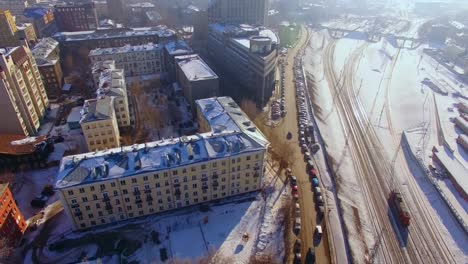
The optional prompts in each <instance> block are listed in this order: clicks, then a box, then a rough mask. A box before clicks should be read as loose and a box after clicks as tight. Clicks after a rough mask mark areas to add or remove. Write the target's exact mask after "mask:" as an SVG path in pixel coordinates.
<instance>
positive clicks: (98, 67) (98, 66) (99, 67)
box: [91, 60, 115, 75]
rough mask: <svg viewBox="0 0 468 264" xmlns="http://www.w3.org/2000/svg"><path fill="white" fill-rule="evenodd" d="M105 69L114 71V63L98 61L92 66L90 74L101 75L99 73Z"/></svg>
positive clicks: (111, 61) (112, 61)
mask: <svg viewBox="0 0 468 264" xmlns="http://www.w3.org/2000/svg"><path fill="white" fill-rule="evenodd" d="M107 69H111V70H112V69H115V61H114V60H105V61H98V62H96V63H94V64H93V66H92V67H91V73H92V74H93V75H94V74H98V75H101V72H103V71H105V70H107Z"/></svg>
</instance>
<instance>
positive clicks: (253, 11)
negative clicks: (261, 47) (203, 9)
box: [207, 0, 268, 25]
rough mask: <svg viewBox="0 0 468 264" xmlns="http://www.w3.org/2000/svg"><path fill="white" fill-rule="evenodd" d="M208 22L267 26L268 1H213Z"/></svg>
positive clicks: (209, 9) (209, 8)
mask: <svg viewBox="0 0 468 264" xmlns="http://www.w3.org/2000/svg"><path fill="white" fill-rule="evenodd" d="M207 11H208V22H209V23H210V24H212V23H235V24H249V25H265V24H266V19H267V12H268V0H237V1H231V0H213V1H211V3H210V5H209V6H208V10H207Z"/></svg>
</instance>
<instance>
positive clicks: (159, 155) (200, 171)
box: [56, 97, 268, 230]
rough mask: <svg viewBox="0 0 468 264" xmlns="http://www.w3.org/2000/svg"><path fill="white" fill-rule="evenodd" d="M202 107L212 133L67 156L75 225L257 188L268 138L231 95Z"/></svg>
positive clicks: (64, 192)
mask: <svg viewBox="0 0 468 264" xmlns="http://www.w3.org/2000/svg"><path fill="white" fill-rule="evenodd" d="M197 108H198V110H199V115H198V117H199V119H200V120H199V121H200V123H202V124H204V125H203V126H204V128H206V129H207V130H208V129H209V132H206V133H201V134H196V135H193V136H183V137H180V138H176V139H166V140H161V141H155V142H150V143H145V144H139V145H133V146H126V147H121V148H114V149H109V150H106V151H98V152H95V153H85V154H79V155H75V156H68V157H64V158H63V159H62V162H61V165H60V171H59V175H58V177H57V182H56V187H57V189H58V190H59V192H60V196H61V202H62V204H63V206H64V210H65V212H66V214H67V215H68V217H69V218H70V220H71V221H72V224H73V227H74V229H75V230H79V229H86V228H90V227H94V226H99V225H103V224H108V223H115V222H118V221H122V220H126V219H131V218H135V217H140V216H144V215H150V214H155V213H159V212H164V211H168V210H173V209H176V208H182V207H186V206H192V205H196V204H200V203H204V202H208V201H213V200H218V199H222V198H226V197H229V196H233V195H237V194H242V193H248V192H252V191H257V190H259V189H260V188H261V187H262V184H263V183H262V179H263V175H264V171H265V168H264V167H265V155H266V149H267V147H268V142H267V140H266V139H265V137H264V136H263V135H262V134H261V132H260V131H258V129H257V128H256V127H255V126H254V125H253V123H252V122H251V121H250V120H249V119H248V118H247V116H246V115H245V114H244V113H243V112H242V111H241V110H240V108H239V106H238V105H237V104H236V103H235V102H234V101H233V100H232V99H231V98H229V97H220V98H208V99H202V100H199V101H197Z"/></svg>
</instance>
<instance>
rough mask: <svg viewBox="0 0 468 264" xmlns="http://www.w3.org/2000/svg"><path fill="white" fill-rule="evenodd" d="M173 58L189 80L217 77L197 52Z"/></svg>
mask: <svg viewBox="0 0 468 264" xmlns="http://www.w3.org/2000/svg"><path fill="white" fill-rule="evenodd" d="M175 59H176V61H177V63H178V64H179V67H180V68H181V69H182V71H183V72H184V74H185V76H186V77H187V79H188V80H190V81H198V80H207V79H217V78H218V76H217V75H216V73H214V71H213V70H212V69H211V68H210V66H208V64H206V62H205V61H204V60H203V59H202V58H200V56H198V55H197V54H192V55H184V56H177V57H176V58H175Z"/></svg>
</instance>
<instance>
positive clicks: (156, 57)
mask: <svg viewBox="0 0 468 264" xmlns="http://www.w3.org/2000/svg"><path fill="white" fill-rule="evenodd" d="M162 51H163V46H162V45H158V44H153V43H148V44H144V45H136V46H131V45H125V46H123V47H118V48H97V49H93V50H91V51H90V52H89V59H90V61H91V64H95V63H97V62H101V61H108V60H113V61H115V67H116V68H118V69H123V70H124V71H125V75H126V76H139V75H150V74H161V73H163V72H165V68H164V61H163V55H162Z"/></svg>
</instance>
